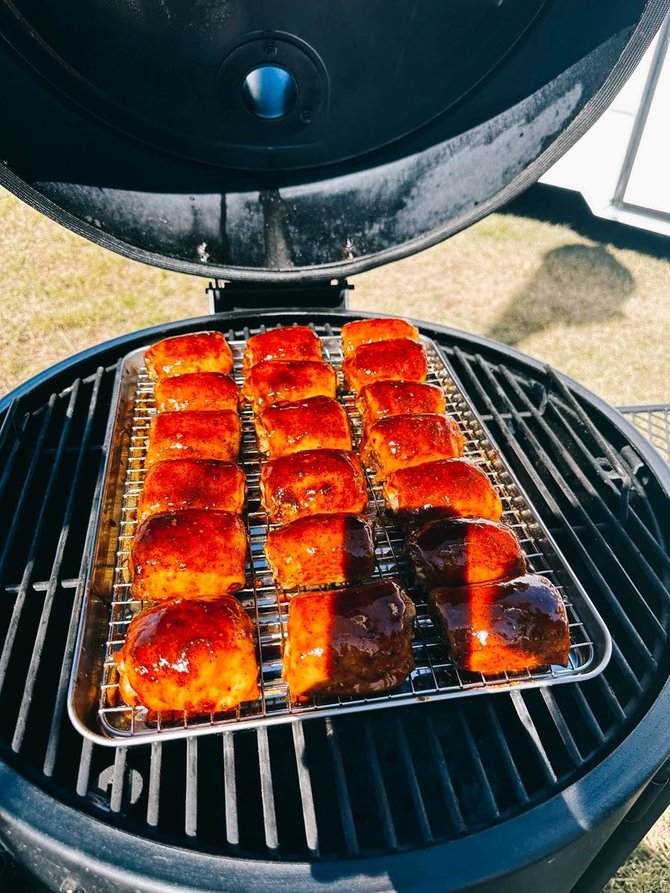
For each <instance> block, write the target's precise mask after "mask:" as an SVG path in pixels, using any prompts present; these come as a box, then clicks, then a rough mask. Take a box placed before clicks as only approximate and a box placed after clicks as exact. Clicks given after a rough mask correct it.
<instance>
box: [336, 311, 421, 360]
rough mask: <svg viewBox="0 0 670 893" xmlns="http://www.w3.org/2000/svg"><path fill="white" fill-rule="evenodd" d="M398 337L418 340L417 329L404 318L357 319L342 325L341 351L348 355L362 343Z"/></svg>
mask: <svg viewBox="0 0 670 893" xmlns="http://www.w3.org/2000/svg"><path fill="white" fill-rule="evenodd" d="M398 338H407V339H409V340H410V341H418V340H419V330H418V329H417V328H416V326H413V325H412V323H411V322H407V320H405V319H389V318H385V319H357V320H354V322H348V323H345V324H344V325H343V326H342V353H343V354H344V356H345V357H349V356H351V355H352V354H353V353H354V351H355V350H356V349H357V348H359V347H360V346H361V345H363V344H372V343H374V342H378V341H395V340H397V339H398Z"/></svg>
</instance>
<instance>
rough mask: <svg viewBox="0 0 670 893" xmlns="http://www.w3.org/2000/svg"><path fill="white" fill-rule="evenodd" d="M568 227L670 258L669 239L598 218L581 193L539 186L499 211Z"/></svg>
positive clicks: (597, 239)
mask: <svg viewBox="0 0 670 893" xmlns="http://www.w3.org/2000/svg"><path fill="white" fill-rule="evenodd" d="M498 213H499V214H514V215H518V216H519V217H530V218H532V219H534V220H545V221H547V222H549V223H555V224H560V225H562V226H568V227H570V229H572V230H573V232H575V233H579V235H581V236H584V237H585V238H587V239H590V240H592V241H593V242H600V243H601V244H603V243H604V244H607V245H613V246H614V247H615V248H621V249H624V250H629V251H638V252H640V253H642V254H647V255H649V256H650V257H659V258H666V259H670V238H668V236H662V235H659V234H658V233H653V232H647V231H646V230H643V229H639V228H638V227H635V226H626V224H624V223H617V222H616V221H613V220H605V219H603V218H601V217H596V216H595V214H593V213H592V212H591V210H590V208H589V206H588V205H587V204H586V202H585V201H584V199H583V198H582V196H581V195H580V194H579V193H578V192H572V191H571V190H569V189H559V188H558V187H556V186H546V185H545V184H544V183H536V184H535V185H534V186H531V187H530V189H527V190H526V191H525V192H524V193H522V194H521V195H520V196H518V197H517V198H515V199H514V200H513V201H511V202H510V203H509V204H507V205H505V207H504V208H501V209H500V210H499V211H498Z"/></svg>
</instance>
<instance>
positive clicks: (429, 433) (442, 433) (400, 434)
mask: <svg viewBox="0 0 670 893" xmlns="http://www.w3.org/2000/svg"><path fill="white" fill-rule="evenodd" d="M464 441H465V438H464V437H463V435H462V434H461V431H460V428H459V427H458V425H457V424H456V422H454V420H453V419H450V418H449V417H448V416H442V415H398V416H392V417H391V418H389V419H382V420H381V421H380V422H376V423H375V424H374V425H373V426H372V428H370V430H369V431H368V432H367V434H366V436H365V438H364V439H363V443H362V445H361V455H362V457H363V461H364V462H365V464H366V465H367V466H368V467H369V468H373V469H378V471H379V475H380V477H382V478H386V477H388V476H389V474H391V472H394V471H397V470H398V469H400V468H409V467H411V466H412V465H423V463H424V462H433V461H435V460H436V459H452V458H455V457H457V456H460V455H461V453H462V452H463V444H464Z"/></svg>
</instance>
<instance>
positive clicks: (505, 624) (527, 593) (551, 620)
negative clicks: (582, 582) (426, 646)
mask: <svg viewBox="0 0 670 893" xmlns="http://www.w3.org/2000/svg"><path fill="white" fill-rule="evenodd" d="M428 601H429V604H430V606H431V611H432V613H433V615H434V616H435V618H436V620H437V622H438V624H439V626H440V628H441V631H442V636H443V637H444V639H445V640H446V641H447V643H448V645H449V651H450V654H451V659H452V660H453V662H454V663H455V664H456V666H457V667H459V669H461V670H470V671H472V672H475V673H487V674H491V675H495V674H497V673H504V672H508V673H516V672H520V671H522V670H525V669H529V670H532V669H534V668H535V667H544V666H551V665H552V664H553V665H558V666H561V667H564V666H566V665H567V663H568V659H569V653H570V629H569V627H568V618H567V614H566V611H565V605H564V604H563V600H562V599H561V596H560V593H559V592H558V590H557V589H556V587H555V586H554V585H553V584H552V583H551V582H550V581H549V580H547V578H546V577H541V576H539V575H537V574H525V575H524V576H520V577H517V578H516V579H514V580H505V581H503V582H497V583H480V584H479V585H473V586H461V587H440V588H438V589H432V590H431V591H430V593H429V596H428Z"/></svg>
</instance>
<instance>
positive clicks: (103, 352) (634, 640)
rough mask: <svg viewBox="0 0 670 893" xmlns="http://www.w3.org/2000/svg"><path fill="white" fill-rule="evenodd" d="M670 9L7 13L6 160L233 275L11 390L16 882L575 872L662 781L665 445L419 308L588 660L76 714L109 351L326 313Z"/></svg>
mask: <svg viewBox="0 0 670 893" xmlns="http://www.w3.org/2000/svg"><path fill="white" fill-rule="evenodd" d="M667 7H668V3H667V2H665V0H658V2H649V3H644V2H642V0H613V2H611V3H608V4H607V11H606V14H605V13H604V12H603V5H602V4H601V3H599V2H596V0H586V2H585V0H579V2H577V0H550V2H536V3H533V4H528V3H525V2H514V0H509V2H503V3H500V2H493V0H491V2H485V0H482V2H480V3H460V2H456V0H454V2H451V0H450V2H447V0H439V2H437V0H435V2H429V0H421V2H418V0H417V2H411V0H410V2H408V0H405V2H402V3H400V2H398V3H395V2H388V0H384V2H383V3H381V2H380V3H369V4H360V3H355V2H347V0H343V2H337V3H335V2H333V3H330V4H313V3H302V2H297V0H296V2H294V3H291V4H279V3H276V2H272V3H268V2H262V0H247V2H246V3H244V4H230V3H221V2H220V0H217V2H214V0H212V2H209V0H206V2H203V3H199V4H195V5H194V4H192V3H186V2H182V0H170V2H167V3H166V2H161V3H151V2H146V3H128V4H124V5H119V4H112V5H110V4H107V3H92V4H89V6H88V7H87V9H86V10H83V9H82V7H81V4H69V3H63V4H60V5H59V9H58V15H54V10H53V8H52V7H51V6H50V5H48V4H47V5H45V4H39V3H34V2H32V0H15V2H13V3H4V4H0V37H1V40H0V77H2V80H3V83H4V84H9V85H11V89H6V90H4V91H3V97H2V103H3V131H2V134H1V135H0V147H1V148H2V152H1V153H0V155H1V157H2V159H3V164H2V165H0V182H2V183H3V184H4V185H7V186H8V187H9V188H11V189H13V190H14V191H15V192H17V194H19V195H21V196H22V197H23V198H25V199H26V200H28V201H30V202H31V203H33V204H34V205H35V206H36V207H38V208H40V209H41V210H42V211H43V212H45V213H47V214H49V215H51V216H53V217H54V218H56V219H57V220H59V221H60V222H61V223H64V224H65V225H67V226H70V227H71V228H73V229H75V230H76V231H78V232H80V233H83V234H85V235H87V236H89V237H90V238H93V239H94V240H96V241H98V242H99V243H100V244H102V245H105V246H107V247H111V248H113V249H115V250H117V251H120V252H122V253H124V254H126V255H128V256H131V257H135V258H138V259H141V260H144V261H147V262H150V263H155V264H161V265H163V266H166V267H169V268H173V269H180V270H183V271H186V272H196V273H207V274H209V275H211V276H213V277H217V276H218V277H221V278H225V279H229V280H234V281H233V282H232V283H227V284H226V286H225V287H222V286H221V283H219V282H215V284H214V286H213V287H212V289H211V296H212V299H213V310H214V311H216V312H215V313H213V315H211V316H208V317H206V318H203V319H198V320H189V321H187V322H180V323H174V324H172V325H169V326H165V327H161V328H158V329H154V330H149V331H144V332H138V333H136V334H133V335H130V336H127V337H124V338H121V339H117V340H116V341H113V342H109V343H108V344H104V345H101V346H100V347H98V348H96V349H93V350H91V351H87V352H85V353H84V354H81V355H79V356H76V357H73V358H72V359H70V360H68V361H66V362H65V363H63V364H61V365H60V366H58V367H55V368H54V369H52V370H49V371H48V372H45V373H43V374H42V375H40V376H38V377H37V378H36V379H33V380H32V381H30V382H27V383H26V384H24V385H22V386H20V387H19V388H17V389H16V390H15V391H14V392H12V393H11V394H9V395H8V396H7V397H5V398H4V399H3V401H2V403H0V499H1V500H2V503H1V504H2V507H3V511H2V512H1V513H0V717H1V720H0V840H1V841H2V845H3V846H4V847H5V849H6V850H7V852H8V853H9V855H10V857H11V859H12V860H13V861H14V862H15V863H16V864H17V865H18V866H20V870H21V871H25V872H27V873H28V875H29V876H30V878H31V880H32V881H34V882H36V883H37V882H39V883H41V884H43V885H44V886H46V887H47V888H48V889H52V890H58V889H61V890H64V891H71V893H74V891H76V890H78V889H81V890H83V891H85V893H91V891H117V890H121V889H128V890H130V889H133V890H142V891H152V893H153V891H157V890H159V889H175V888H181V889H184V888H186V889H197V890H212V889H225V890H230V891H252V890H253V891H268V893H270V891H276V890H286V891H297V890H301V891H302V890H305V891H309V890H317V889H328V890H329V891H342V893H344V891H346V893H350V891H352V890H361V891H373V890H375V891H376V890H391V889H397V890H407V891H408V890H416V891H419V890H420V891H429V890H430V891H471V893H474V891H478V893H490V891H493V890H495V891H496V893H508V891H509V893H511V891H517V890H519V889H522V888H524V887H525V888H528V889H538V890H543V891H546V893H564V891H573V893H595V891H598V890H599V889H600V888H601V887H602V885H603V884H604V882H605V881H606V879H607V878H608V877H609V876H610V875H611V874H612V873H613V871H614V869H615V867H616V866H617V865H618V864H619V863H620V862H621V861H623V859H624V858H625V856H626V855H627V853H628V852H629V851H630V849H631V848H632V847H633V846H634V844H635V843H636V842H637V841H638V840H639V839H640V838H641V836H642V835H643V833H644V832H645V831H646V829H647V828H648V827H649V826H650V824H651V823H652V821H653V820H654V819H655V817H656V816H657V815H658V814H659V812H660V810H661V808H662V807H663V806H664V805H665V804H666V803H667V802H668V786H667V782H668V774H669V773H668V756H669V754H668V739H667V722H668V714H669V710H670V687H669V685H668V672H669V670H670V647H669V646H668V642H667V631H668V615H669V612H670V596H669V593H668V584H669V571H670V562H669V557H668V543H667V540H666V536H667V529H666V526H667V525H665V523H664V520H663V519H665V518H666V517H667V516H668V513H669V510H670V472H669V470H668V466H667V464H666V463H665V462H664V461H663V460H662V459H661V458H660V457H659V455H658V454H657V453H656V452H654V451H653V449H652V448H651V447H650V446H649V444H648V443H647V442H646V441H645V440H644V439H643V438H642V437H641V435H640V434H639V433H637V432H636V431H635V430H634V429H633V428H632V427H631V426H629V425H628V424H627V423H626V422H625V421H624V420H623V419H622V418H621V416H619V415H618V414H617V413H616V412H615V411H614V410H611V409H610V408H608V407H607V406H605V405H604V404H602V403H601V402H599V401H598V400H597V399H596V398H595V397H593V396H591V395H589V394H588V393H587V392H586V391H584V390H583V389H582V388H581V387H579V386H578V385H576V384H575V383H573V382H570V381H568V380H567V379H565V378H563V377H562V376H561V375H559V374H557V373H555V372H553V371H552V370H550V369H547V368H545V367H544V366H542V365H541V364H538V363H536V362H534V361H531V360H529V359H528V358H525V357H523V356H522V355H521V354H518V353H516V352H514V351H511V350H509V349H506V348H504V347H502V346H501V345H496V344H494V343H492V342H489V341H485V340H481V339H477V338H474V337H471V336H468V335H466V334H463V333H459V332H456V331H453V330H449V329H444V328H441V327H439V326H426V325H422V324H420V325H421V328H422V332H423V334H424V335H426V336H427V337H430V338H433V339H435V341H436V343H437V344H438V345H439V346H440V348H441V349H442V350H443V351H444V353H445V355H446V356H447V357H448V359H449V361H450V363H451V364H452V366H453V368H454V371H455V373H456V375H457V377H458V379H459V381H460V383H461V385H462V387H463V390H464V394H465V396H466V397H467V399H468V400H469V401H470V402H471V403H472V405H473V407H474V409H475V411H476V412H477V414H478V415H479V417H480V418H481V420H482V422H483V424H484V425H485V426H486V433H487V436H488V437H489V438H490V440H491V442H492V443H493V445H494V446H495V448H496V449H497V450H498V451H499V453H500V455H501V457H502V458H503V460H504V462H505V463H506V465H507V466H508V468H509V469H510V471H511V472H513V474H514V476H515V477H516V478H518V480H519V482H520V484H521V486H522V488H523V490H524V491H525V492H526V493H527V494H528V497H529V499H530V501H531V502H532V504H533V505H534V507H535V509H536V510H537V512H538V514H539V517H540V519H541V521H542V522H543V524H544V525H545V526H546V527H547V528H548V530H549V532H550V534H551V536H552V537H553V539H554V540H555V542H556V543H557V546H558V548H559V549H560V551H561V552H562V553H563V554H564V555H565V556H566V557H567V559H568V561H569V564H570V569H571V572H572V573H573V574H574V575H575V577H576V578H577V580H578V581H579V583H580V584H581V585H582V586H583V587H584V589H585V590H586V591H587V592H588V594H589V596H590V597H591V599H592V600H593V602H594V604H595V606H596V608H597V610H598V611H599V613H600V614H601V616H602V617H603V619H604V621H605V623H606V625H607V627H608V629H609V631H610V633H611V636H612V642H613V649H612V657H611V660H610V662H609V664H608V665H607V667H606V668H605V670H604V671H603V672H602V673H601V674H600V675H598V676H596V677H595V678H593V679H585V680H583V681H574V682H572V683H571V684H570V685H561V686H552V687H546V686H543V687H539V688H537V689H534V690H513V691H507V692H502V693H497V694H491V695H488V694H487V695H481V696H480V697H477V698H455V699H452V700H446V701H442V702H435V703H420V704H417V705H416V706H406V707H403V709H402V710H400V709H395V708H394V707H393V706H389V708H388V709H383V710H378V711H374V712H361V713H357V714H352V715H349V716H331V717H325V718H315V719H311V720H310V721H309V722H300V721H298V722H292V723H287V724H284V725H281V726H276V727H261V728H258V729H250V730H244V729H223V730H220V731H216V732H215V733H213V734H211V735H208V736H206V737H192V738H189V739H187V740H167V741H155V742H152V743H147V744H141V743H139V744H136V745H134V746H133V747H126V746H123V745H121V746H118V747H116V748H114V749H112V748H109V747H106V746H102V745H100V744H97V743H94V742H93V741H91V740H90V739H88V738H86V737H83V736H82V735H81V734H80V733H79V732H77V731H76V730H75V728H74V727H73V726H72V724H71V723H70V720H69V718H68V715H67V687H68V679H69V676H70V670H71V665H72V662H73V658H74V649H75V640H76V631H77V624H78V620H79V613H80V607H81V601H82V595H83V573H82V564H83V559H84V556H85V554H87V549H88V546H89V544H90V537H91V536H93V533H94V526H93V524H92V507H93V505H94V504H95V500H96V496H97V492H98V489H99V487H100V486H101V485H102V468H103V458H104V457H103V444H104V434H105V430H106V428H107V424H108V419H109V415H110V411H111V403H112V394H113V386H114V380H115V376H116V372H117V368H118V365H119V363H120V362H121V359H122V358H123V357H124V356H125V355H126V354H127V353H129V352H130V351H133V350H136V349H138V348H140V347H142V345H144V344H146V343H148V342H150V341H153V340H157V339H158V338H160V337H162V336H164V335H166V334H176V333H181V332H188V331H196V330H198V329H203V328H218V329H221V330H222V331H224V332H225V333H226V334H227V335H228V337H230V338H232V339H244V338H246V337H248V335H249V334H250V333H252V332H255V331H258V330H259V329H261V328H262V327H270V326H276V325H290V324H291V323H295V322H300V323H309V324H311V325H313V326H314V327H315V329H316V331H317V332H318V333H319V334H320V335H323V336H333V335H337V333H338V331H339V328H340V326H341V325H342V323H343V322H344V321H345V320H347V319H350V318H352V314H348V313H347V312H346V311H345V310H344V309H338V308H341V305H342V301H343V298H344V297H345V296H346V282H345V281H344V277H345V276H347V275H349V274H351V273H355V272H357V271H360V270H362V269H366V268H368V267H371V266H374V265H375V264H379V263H383V262H385V261H388V260H392V259H395V258H397V257H400V256H402V255H404V254H408V253H411V252H413V251H417V250H419V249H420V248H422V247H425V246H427V245H429V244H432V243H434V242H436V241H438V240H439V239H442V238H444V237H446V236H447V235H449V234H451V233H452V232H455V231H456V230H458V229H459V228H461V227H463V226H465V225H467V224H468V223H470V222H472V221H473V220H475V219H477V218H478V217H481V216H482V215H483V214H485V213H487V212H488V211H490V210H491V209H492V208H494V207H497V206H499V205H500V204H501V203H502V202H503V201H505V200H506V199H508V198H510V197H512V196H513V195H514V194H516V193H518V192H519V191H520V190H521V189H523V188H524V187H525V186H526V185H528V184H529V183H530V182H532V181H533V180H534V179H536V178H537V177H538V176H539V175H540V174H541V173H542V171H543V170H544V169H546V167H548V165H549V164H550V163H551V162H552V160H553V159H554V158H556V157H558V156H559V155H560V154H561V153H562V152H563V151H564V150H565V149H566V148H567V147H568V146H569V145H570V144H571V143H572V142H573V141H574V140H575V139H576V138H577V136H578V135H579V134H580V133H581V132H582V131H583V130H584V129H585V128H586V127H587V126H588V124H589V123H590V122H591V121H592V120H593V119H594V118H595V117H596V116H597V115H598V114H599V113H600V112H601V111H602V109H603V108H604V106H605V105H606V103H607V101H608V99H609V98H610V97H611V96H612V95H613V93H614V91H615V90H616V89H617V88H618V87H619V86H620V85H621V83H622V82H623V80H624V78H625V77H626V75H627V74H628V73H629V72H630V71H631V70H632V67H633V65H634V64H635V62H636V60H637V59H638V58H639V57H640V55H641V53H642V51H643V50H644V48H645V46H646V45H647V44H648V42H649V40H650V39H651V36H652V34H653V32H654V30H655V29H656V28H657V27H658V25H659V24H660V22H661V20H662V17H663V15H664V14H665V12H666V10H667ZM371 23H373V25H374V27H371V26H370V25H371ZM445 288H448V283H445ZM142 297H143V299H144V298H146V300H151V296H150V295H147V296H142ZM401 298H402V296H399V299H401ZM273 307H274V308H275V309H274V310H272V309H270V308H273ZM234 308H247V309H246V310H245V309H234ZM296 308H302V309H296ZM328 308H330V309H328Z"/></svg>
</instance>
